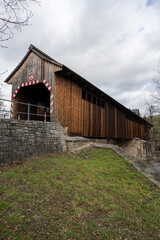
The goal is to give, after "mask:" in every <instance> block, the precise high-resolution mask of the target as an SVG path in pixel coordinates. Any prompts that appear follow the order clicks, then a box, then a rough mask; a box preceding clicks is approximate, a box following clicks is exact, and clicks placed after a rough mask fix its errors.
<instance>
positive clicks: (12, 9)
mask: <svg viewBox="0 0 160 240" xmlns="http://www.w3.org/2000/svg"><path fill="white" fill-rule="evenodd" d="M32 2H33V3H39V1H38V0H0V43H1V44H0V46H1V47H6V46H4V45H3V43H4V42H5V41H7V40H9V39H10V38H12V37H13V34H14V33H15V31H21V29H22V27H24V26H29V20H30V19H31V17H32V16H33V12H32V10H30V8H29V5H30V4H31V3H32Z"/></svg>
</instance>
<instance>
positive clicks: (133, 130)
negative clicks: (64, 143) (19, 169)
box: [5, 45, 151, 139]
mask: <svg viewBox="0 0 160 240" xmlns="http://www.w3.org/2000/svg"><path fill="white" fill-rule="evenodd" d="M5 82H7V83H8V84H12V100H13V103H14V101H19V102H24V103H30V104H35V105H37V106H44V109H41V110H40V109H39V108H38V107H35V108H34V110H33V111H34V115H33V116H32V118H31V119H32V120H42V119H41V118H40V117H38V115H36V114H37V113H38V112H39V111H41V113H42V114H43V112H44V111H46V109H48V108H50V110H48V118H47V120H48V121H52V120H54V121H56V122H60V123H61V124H62V125H63V126H67V127H68V132H69V134H70V135H79V136H84V137H89V138H108V139H132V138H134V137H138V138H141V139H149V138H150V131H151V125H150V124H149V123H148V122H147V121H146V120H144V119H143V118H141V117H140V116H138V115H137V114H135V113H133V112H132V111H130V110H129V109H128V108H126V107H125V106H123V105H122V104H120V103H119V102H117V101H116V100H115V99H113V98H112V97H110V96H109V95H107V94H106V93H104V92H103V91H101V90H100V89H98V88H97V87H96V86H94V85H93V84H91V83H90V82H88V81H87V80H86V79H84V78H82V77H81V76H80V75H78V74H77V73H75V72H73V71H72V70H71V69H69V68H67V67H66V66H65V65H63V64H61V63H59V62H57V61H56V60H54V59H53V58H51V57H50V56H48V55H47V54H45V53H44V52H42V51H41V50H39V49H38V48H36V47H35V46H33V45H30V47H29V50H28V52H27V53H26V55H25V56H24V58H23V59H22V61H21V62H20V63H19V64H18V66H17V67H16V68H15V69H14V70H13V72H12V73H11V74H10V75H9V76H8V78H7V79H6V80H5ZM13 103H12V107H11V110H12V113H13V114H12V117H13V118H17V117H18V116H17V112H22V111H23V112H26V111H27V108H26V107H25V106H20V104H18V103H14V104H13ZM22 108H23V109H22ZM14 112H16V113H14ZM21 118H22V119H26V117H25V115H24V116H22V117H21Z"/></svg>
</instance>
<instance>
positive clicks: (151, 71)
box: [0, 0, 160, 113]
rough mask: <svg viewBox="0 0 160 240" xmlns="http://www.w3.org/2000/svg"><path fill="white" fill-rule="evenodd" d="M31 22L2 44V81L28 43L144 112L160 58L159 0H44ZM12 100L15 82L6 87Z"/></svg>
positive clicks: (22, 54)
mask: <svg viewBox="0 0 160 240" xmlns="http://www.w3.org/2000/svg"><path fill="white" fill-rule="evenodd" d="M31 8H32V10H33V12H34V16H33V18H32V19H31V21H30V23H31V24H32V25H31V26H29V27H25V28H23V29H22V32H16V34H15V35H14V37H13V39H11V40H9V41H8V42H6V43H5V44H6V45H7V47H8V48H7V49H5V48H0V69H1V72H2V71H4V70H5V69H8V72H7V74H5V75H2V76H0V81H1V83H2V82H3V80H4V79H5V78H6V77H7V76H8V75H9V74H10V72H11V71H12V70H13V69H14V68H15V67H16V65H17V64H18V63H19V62H20V60H21V59H22V58H23V57H24V55H25V54H26V52H27V51H28V47H29V45H30V44H33V45H35V46H36V47H38V48H40V49H41V50H42V51H44V52H45V53H47V54H48V55H50V56H51V57H52V58H54V59H56V60H57V61H59V62H60V63H62V64H64V65H66V66H67V67H69V68H71V69H72V70H73V71H75V72H77V73H78V74H79V75H81V76H82V77H84V78H86V79H87V80H88V81H90V82H91V83H93V84H94V85H96V86H97V87H99V88H100V89H101V90H103V91H104V92H106V93H107V94H108V95H110V96H111V97H113V98H115V99H116V100H117V101H119V102H120V103H121V104H123V105H125V106H126V107H128V108H139V109H140V112H141V113H144V109H145V101H144V98H147V96H149V94H150V92H151V91H152V90H153V83H152V79H153V77H154V75H155V73H156V70H157V66H158V63H159V61H160V0H134V1H129V0H76V1H75V0H45V1H44V0H42V1H41V4H40V6H38V5H36V6H34V5H32V6H31ZM2 91H3V95H4V97H5V98H8V99H10V93H11V87H9V86H8V85H7V84H4V85H3V87H2Z"/></svg>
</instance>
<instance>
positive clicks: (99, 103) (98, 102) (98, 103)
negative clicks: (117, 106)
mask: <svg viewBox="0 0 160 240" xmlns="http://www.w3.org/2000/svg"><path fill="white" fill-rule="evenodd" d="M97 105H98V106H100V105H101V100H100V99H99V98H98V101H97Z"/></svg>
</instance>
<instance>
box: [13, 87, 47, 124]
mask: <svg viewBox="0 0 160 240" xmlns="http://www.w3.org/2000/svg"><path fill="white" fill-rule="evenodd" d="M15 101H17V102H19V103H15V104H14V105H15V107H14V111H15V112H17V114H16V116H15V114H14V118H18V114H20V119H23V120H27V119H28V112H29V119H30V120H39V121H43V120H44V114H45V112H46V115H47V118H46V120H47V121H50V92H49V90H48V89H47V88H46V86H45V85H44V84H43V83H38V84H34V85H30V86H25V87H21V88H20V89H19V91H18V93H17V96H16V98H15ZM20 102H22V103H27V104H21V103H20ZM28 103H29V104H28ZM33 105H34V106H33Z"/></svg>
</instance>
